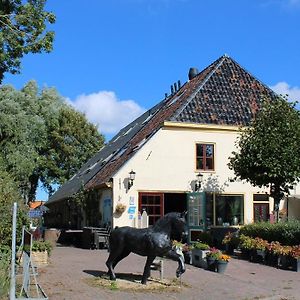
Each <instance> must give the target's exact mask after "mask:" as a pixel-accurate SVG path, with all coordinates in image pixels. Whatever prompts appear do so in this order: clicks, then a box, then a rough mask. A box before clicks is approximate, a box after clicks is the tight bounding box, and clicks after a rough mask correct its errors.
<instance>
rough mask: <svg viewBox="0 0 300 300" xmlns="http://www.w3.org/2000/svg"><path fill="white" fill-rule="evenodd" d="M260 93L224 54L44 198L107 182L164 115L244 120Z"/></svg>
mask: <svg viewBox="0 0 300 300" xmlns="http://www.w3.org/2000/svg"><path fill="white" fill-rule="evenodd" d="M265 96H267V97H274V96H275V93H274V92H273V91H272V90H271V89H269V88H268V87H267V86H265V85H264V84H262V83H261V82H260V81H259V80H257V79H256V78H255V77H253V76H252V75H251V74H249V73H248V72H247V71H246V70H245V69H243V68H242V67H241V66H240V65H239V64H238V63H236V62H235V61H234V60H233V59H231V58H229V57H228V56H226V55H224V56H222V57H220V58H219V59H218V60H216V61H215V62H213V63H212V64H211V65H209V66H208V67H207V68H205V69H204V70H203V71H201V72H200V73H199V74H198V75H197V76H196V77H194V78H193V79H192V80H190V81H188V82H187V83H186V84H184V85H183V86H182V87H181V88H180V89H179V90H178V91H177V92H176V93H175V94H174V95H171V96H169V97H168V98H166V99H164V100H163V101H161V102H160V103H159V104H157V105H156V106H154V107H153V108H151V109H150V110H149V111H147V112H145V113H144V114H143V115H142V116H140V117H139V118H137V119H136V120H135V121H133V122H132V123H130V124H129V125H127V126H126V127H124V128H123V129H122V130H121V131H120V132H119V133H118V134H117V135H116V136H115V137H114V138H113V139H112V140H111V141H110V142H109V143H108V144H107V145H106V146H105V147H104V148H103V149H101V150H100V151H99V152H98V153H97V154H96V155H95V156H94V157H92V158H91V159H90V160H89V161H88V162H87V163H86V164H85V165H84V166H83V167H82V168H81V169H80V170H79V172H78V173H77V174H76V175H75V176H74V177H73V178H72V179H71V180H69V181H68V182H67V183H65V184H64V185H62V186H61V188H60V189H59V190H58V191H57V192H56V193H55V194H54V195H53V196H52V197H51V198H50V200H49V202H50V203H51V202H54V201H57V200H60V199H64V198H67V197H70V196H72V195H73V194H74V193H76V192H77V191H78V190H79V189H80V187H81V186H85V188H88V189H90V188H94V187H97V186H99V185H101V184H103V183H105V182H108V181H109V180H110V178H111V177H112V176H113V175H114V174H115V173H116V172H117V171H118V170H119V169H120V167H121V166H122V165H123V164H124V163H125V162H126V161H128V160H129V159H130V158H131V157H132V156H133V155H134V154H135V153H136V152H137V151H138V150H139V149H140V148H141V147H142V146H143V145H144V144H145V143H146V142H147V141H148V140H149V138H150V137H151V136H152V135H153V134H155V132H157V131H158V130H159V129H160V128H161V127H162V125H163V122H164V121H173V122H183V123H197V124H199V123H200V124H226V125H249V123H250V121H251V119H252V118H253V117H254V116H255V113H256V112H257V110H259V109H260V106H261V101H262V99H263V97H265ZM49 202H48V203H49Z"/></svg>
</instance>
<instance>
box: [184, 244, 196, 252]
mask: <svg viewBox="0 0 300 300" xmlns="http://www.w3.org/2000/svg"><path fill="white" fill-rule="evenodd" d="M193 248H194V247H193V246H192V245H189V244H183V245H182V252H189V251H191V250H193Z"/></svg>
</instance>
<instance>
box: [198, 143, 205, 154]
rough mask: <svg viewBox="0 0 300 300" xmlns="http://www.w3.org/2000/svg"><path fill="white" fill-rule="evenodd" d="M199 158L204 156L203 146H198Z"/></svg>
mask: <svg viewBox="0 0 300 300" xmlns="http://www.w3.org/2000/svg"><path fill="white" fill-rule="evenodd" d="M196 146H197V156H203V152H204V151H203V144H197V145H196Z"/></svg>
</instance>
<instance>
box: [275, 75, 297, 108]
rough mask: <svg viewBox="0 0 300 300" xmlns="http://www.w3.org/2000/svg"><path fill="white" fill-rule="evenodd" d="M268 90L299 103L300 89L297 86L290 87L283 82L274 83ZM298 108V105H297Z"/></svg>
mask: <svg viewBox="0 0 300 300" xmlns="http://www.w3.org/2000/svg"><path fill="white" fill-rule="evenodd" d="M270 88H271V89H272V90H273V91H275V92H276V93H277V94H281V95H288V98H289V99H291V100H292V101H299V102H300V87H297V86H294V87H292V86H290V85H289V84H288V83H286V82H285V81H281V82H278V83H276V84H275V85H273V86H270ZM297 107H298V108H300V105H299V103H298V105H297Z"/></svg>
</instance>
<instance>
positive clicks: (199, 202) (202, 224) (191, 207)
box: [187, 192, 206, 242]
mask: <svg viewBox="0 0 300 300" xmlns="http://www.w3.org/2000/svg"><path fill="white" fill-rule="evenodd" d="M187 204H188V227H189V241H190V242H192V241H196V240H197V239H199V237H200V235H201V232H202V231H204V230H205V229H206V217H205V215H206V211H205V210H206V209H205V208H206V204H205V193H203V192H202V193H188V194H187Z"/></svg>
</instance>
